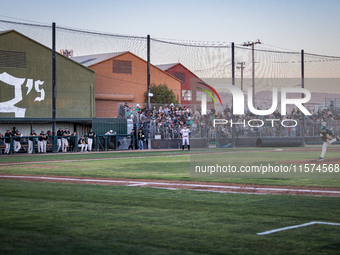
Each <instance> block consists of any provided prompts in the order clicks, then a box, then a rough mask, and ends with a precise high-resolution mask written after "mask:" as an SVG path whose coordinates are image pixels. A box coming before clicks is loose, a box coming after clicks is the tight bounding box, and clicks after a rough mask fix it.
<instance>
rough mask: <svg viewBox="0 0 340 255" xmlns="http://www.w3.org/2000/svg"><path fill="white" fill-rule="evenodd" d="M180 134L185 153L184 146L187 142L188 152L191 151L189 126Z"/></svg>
mask: <svg viewBox="0 0 340 255" xmlns="http://www.w3.org/2000/svg"><path fill="white" fill-rule="evenodd" d="M180 133H181V135H182V150H183V151H184V145H185V142H187V145H188V151H190V143H189V137H190V129H188V128H187V126H184V128H182V130H181V131H180Z"/></svg>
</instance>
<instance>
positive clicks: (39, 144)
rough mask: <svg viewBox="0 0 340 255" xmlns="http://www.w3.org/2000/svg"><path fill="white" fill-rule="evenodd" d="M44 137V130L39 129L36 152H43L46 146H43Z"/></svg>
mask: <svg viewBox="0 0 340 255" xmlns="http://www.w3.org/2000/svg"><path fill="white" fill-rule="evenodd" d="M44 138H46V135H45V134H44V130H41V132H40V134H39V138H38V153H44V152H45V149H46V146H44V145H45V143H44ZM44 147H45V148H44Z"/></svg>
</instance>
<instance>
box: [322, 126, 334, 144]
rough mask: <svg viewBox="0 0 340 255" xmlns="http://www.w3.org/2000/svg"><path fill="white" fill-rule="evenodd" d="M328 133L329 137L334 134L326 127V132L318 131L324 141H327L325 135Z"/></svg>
mask: <svg viewBox="0 0 340 255" xmlns="http://www.w3.org/2000/svg"><path fill="white" fill-rule="evenodd" d="M327 135H329V136H330V137H334V134H333V132H332V131H330V130H329V129H326V132H321V131H320V138H321V139H322V140H323V141H324V142H326V141H327V138H326V136H327Z"/></svg>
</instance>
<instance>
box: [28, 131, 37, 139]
mask: <svg viewBox="0 0 340 255" xmlns="http://www.w3.org/2000/svg"><path fill="white" fill-rule="evenodd" d="M30 135H31V136H36V135H37V134H36V133H35V132H31V133H30ZM29 140H30V141H33V137H30V138H29Z"/></svg>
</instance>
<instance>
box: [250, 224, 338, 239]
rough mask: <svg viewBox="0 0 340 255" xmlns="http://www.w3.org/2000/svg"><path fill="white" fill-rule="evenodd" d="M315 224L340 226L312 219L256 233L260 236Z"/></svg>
mask: <svg viewBox="0 0 340 255" xmlns="http://www.w3.org/2000/svg"><path fill="white" fill-rule="evenodd" d="M313 224H324V225H333V226H340V223H332V222H322V221H312V222H309V223H305V224H301V225H295V226H290V227H285V228H278V229H273V230H269V231H266V232H262V233H257V234H256V235H258V236H263V235H269V234H272V233H276V232H280V231H284V230H288V229H293V228H301V227H306V226H309V225H313Z"/></svg>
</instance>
